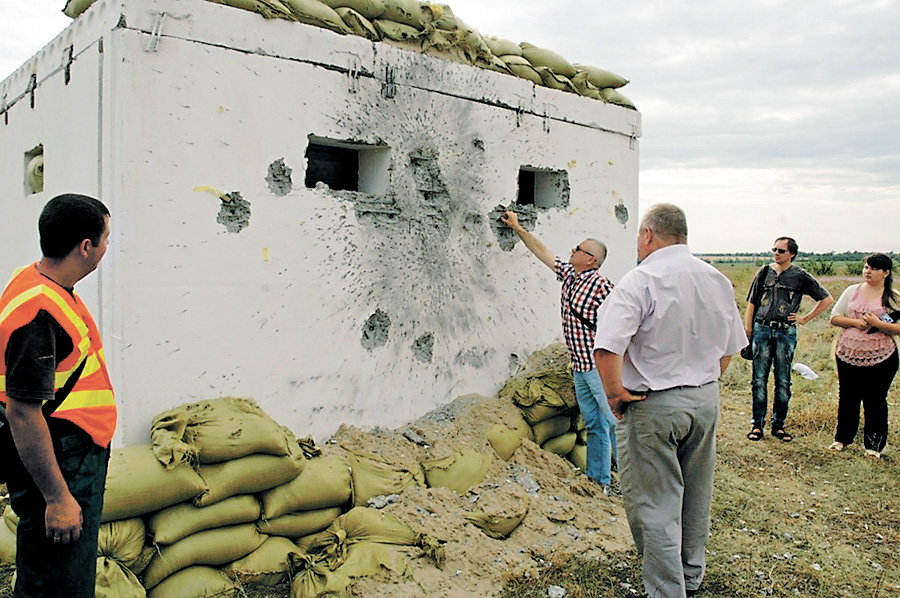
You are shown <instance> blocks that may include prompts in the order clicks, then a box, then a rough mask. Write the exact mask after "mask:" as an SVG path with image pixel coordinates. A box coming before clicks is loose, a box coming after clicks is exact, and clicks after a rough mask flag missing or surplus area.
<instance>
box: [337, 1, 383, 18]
mask: <svg viewBox="0 0 900 598" xmlns="http://www.w3.org/2000/svg"><path fill="white" fill-rule="evenodd" d="M322 2H324V3H325V4H327V5H328V6H330V7H331V8H333V9H335V11H336V12H337V9H338V8H349V9H352V10H353V11H354V12H357V13H359V14H361V15H362V16H364V17H365V18H367V19H377V18H378V17H380V16H381V15H383V14H384V10H385V5H384V0H322Z"/></svg>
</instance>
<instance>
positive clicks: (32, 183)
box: [25, 154, 44, 193]
mask: <svg viewBox="0 0 900 598" xmlns="http://www.w3.org/2000/svg"><path fill="white" fill-rule="evenodd" d="M25 172H26V173H27V175H26V180H27V182H28V186H29V187H31V191H32V193H40V192H41V191H43V190H44V154H38V155H37V156H35V157H33V158H32V159H31V160H29V161H28V166H26V167H25Z"/></svg>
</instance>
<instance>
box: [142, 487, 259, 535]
mask: <svg viewBox="0 0 900 598" xmlns="http://www.w3.org/2000/svg"><path fill="white" fill-rule="evenodd" d="M260 511H261V508H260V504H259V501H258V500H257V499H256V497H255V496H250V495H246V494H245V495H239V496H232V497H231V498H226V499H225V500H223V501H221V502H218V503H216V504H213V505H210V506H208V507H197V506H194V505H193V504H192V503H181V504H177V505H173V506H171V507H168V508H166V509H163V510H161V511H158V512H156V513H154V514H153V515H152V516H151V517H150V519H149V520H148V521H147V527H148V528H149V531H150V534H151V535H152V536H153V541H154V542H155V543H156V544H172V543H174V542H177V541H178V540H181V539H182V538H185V537H187V536H189V535H191V534H194V533H197V532H200V531H203V530H207V529H213V528H216V527H225V526H228V525H237V524H239V523H249V522H251V521H256V520H257V519H259V516H260Z"/></svg>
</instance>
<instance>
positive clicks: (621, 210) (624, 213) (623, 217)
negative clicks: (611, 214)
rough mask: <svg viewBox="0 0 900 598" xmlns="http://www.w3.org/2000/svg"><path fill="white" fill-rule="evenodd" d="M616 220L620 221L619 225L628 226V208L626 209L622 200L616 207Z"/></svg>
mask: <svg viewBox="0 0 900 598" xmlns="http://www.w3.org/2000/svg"><path fill="white" fill-rule="evenodd" d="M614 211H615V214H616V220H618V221H619V224H621V225H622V226H625V225H626V224H628V208H626V207H625V204H624V203H623V202H622V200H621V199H620V200H619V203H617V204H616V207H615V210H614Z"/></svg>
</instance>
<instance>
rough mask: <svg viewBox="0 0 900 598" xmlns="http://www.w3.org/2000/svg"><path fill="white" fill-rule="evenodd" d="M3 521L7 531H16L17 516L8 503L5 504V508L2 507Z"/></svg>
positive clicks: (17, 524) (17, 525)
mask: <svg viewBox="0 0 900 598" xmlns="http://www.w3.org/2000/svg"><path fill="white" fill-rule="evenodd" d="M3 523H5V524H6V527H8V528H9V531H11V532H12V533H16V528H17V527H19V516H18V515H16V512H15V511H13V508H12V505H10V504H8V505H6V508H5V509H3Z"/></svg>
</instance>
